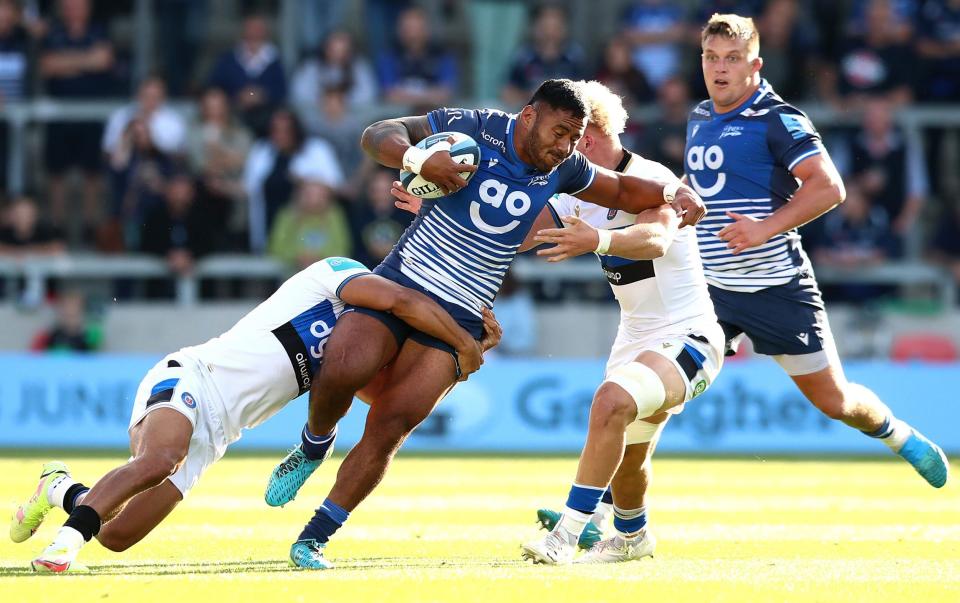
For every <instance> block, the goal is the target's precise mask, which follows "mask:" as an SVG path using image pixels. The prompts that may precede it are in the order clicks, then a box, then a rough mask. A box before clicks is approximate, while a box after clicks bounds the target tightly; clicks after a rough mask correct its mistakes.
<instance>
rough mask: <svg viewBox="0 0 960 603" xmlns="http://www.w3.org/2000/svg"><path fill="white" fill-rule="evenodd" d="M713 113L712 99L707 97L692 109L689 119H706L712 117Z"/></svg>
mask: <svg viewBox="0 0 960 603" xmlns="http://www.w3.org/2000/svg"><path fill="white" fill-rule="evenodd" d="M712 115H713V114H712V113H711V112H710V99H706V100H702V101H700V102H699V103H697V104H696V105H694V107H693V109H690V114H689V115H688V116H687V119H688V120H689V121H705V120H708V119H710V118H711V116H712Z"/></svg>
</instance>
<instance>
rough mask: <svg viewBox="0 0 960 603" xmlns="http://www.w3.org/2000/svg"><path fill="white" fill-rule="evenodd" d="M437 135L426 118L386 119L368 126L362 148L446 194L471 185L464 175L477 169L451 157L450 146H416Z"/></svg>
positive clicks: (381, 160)
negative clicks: (427, 147) (417, 176)
mask: <svg viewBox="0 0 960 603" xmlns="http://www.w3.org/2000/svg"><path fill="white" fill-rule="evenodd" d="M431 134H433V128H431V127H430V120H429V119H427V116H426V115H418V116H411V117H400V118H397V119H385V120H383V121H378V122H376V123H374V124H372V125H370V126H368V127H367V129H366V130H364V131H363V135H362V136H361V137H360V146H362V147H363V150H364V151H365V152H366V153H367V155H369V156H370V157H371V158H372V159H373V160H374V161H376V162H377V163H379V164H381V165H385V166H387V167H392V168H398V169H399V168H401V167H402V168H403V169H405V170H408V171H411V172H413V173H415V174H420V175H421V176H423V177H424V178H426V179H427V180H429V181H430V182H433V183H434V184H436V185H437V186H439V187H440V188H441V189H443V191H444V192H445V193H450V192H452V191H458V190H460V189H461V188H463V187H464V186H466V185H467V181H466V180H464V179H463V178H461V177H460V172H474V171H476V169H477V166H474V165H463V164H459V163H456V162H455V161H454V160H453V158H452V157H450V146H449V145H446V146H445V147H444V146H443V145H441V144H440V143H437V144H435V145H433V146H432V147H431V148H430V149H420V148H417V147H416V146H415V145H416V144H417V143H418V142H420V141H421V140H423V139H424V138H426V137H427V136H430V135H431Z"/></svg>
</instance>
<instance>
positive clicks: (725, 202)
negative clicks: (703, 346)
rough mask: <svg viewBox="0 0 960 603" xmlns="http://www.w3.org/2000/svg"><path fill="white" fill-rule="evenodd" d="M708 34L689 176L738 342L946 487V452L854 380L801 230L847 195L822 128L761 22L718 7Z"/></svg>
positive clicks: (726, 321) (831, 412)
mask: <svg viewBox="0 0 960 603" xmlns="http://www.w3.org/2000/svg"><path fill="white" fill-rule="evenodd" d="M701 41H702V46H703V54H702V67H703V77H704V80H705V82H706V86H707V90H708V92H709V94H710V99H709V100H706V101H703V102H701V103H700V104H699V105H697V106H696V107H695V108H694V109H693V111H692V113H691V114H690V118H689V120H688V123H687V148H686V159H685V168H686V169H685V172H686V175H685V177H686V179H687V180H688V181H689V183H690V184H691V185H692V186H693V188H694V189H695V190H696V191H697V192H698V193H700V195H701V196H702V197H703V198H704V200H705V201H706V203H707V207H708V208H709V209H710V212H711V213H710V217H709V218H708V219H706V220H704V221H703V222H702V223H700V224H699V225H698V226H697V236H698V239H699V243H700V256H701V258H702V259H703V268H704V274H705V275H706V277H707V282H708V283H709V285H710V297H711V298H712V299H713V304H714V307H715V309H716V312H717V317H718V318H719V319H720V324H721V326H723V329H724V331H725V333H726V336H727V340H728V342H729V343H728V347H729V348H730V349H731V350H735V348H736V346H737V345H738V343H739V340H740V338H742V336H743V335H744V334H745V335H747V336H748V337H750V339H751V341H752V342H753V346H754V349H755V350H756V351H757V352H758V353H760V354H765V355H769V356H773V358H774V360H776V361H777V363H779V364H780V366H781V367H783V369H784V370H785V371H786V372H787V374H788V375H790V377H791V378H792V379H793V381H794V383H796V384H797V387H799V388H800V391H801V392H803V395H804V396H806V397H807V399H808V400H810V402H811V403H812V404H813V405H814V406H816V407H817V408H818V409H819V410H820V411H821V412H823V413H824V414H826V415H827V416H828V417H830V418H832V419H836V420H839V421H842V422H843V423H845V424H847V425H849V426H850V427H853V428H855V429H859V430H860V431H862V432H864V433H865V434H866V435H868V436H870V437H873V438H877V439H879V440H880V441H882V442H883V443H884V444H886V445H887V446H889V447H890V449H891V450H893V452H895V453H896V454H899V455H900V456H901V457H903V458H904V459H905V460H906V461H907V462H909V463H910V464H911V465H912V466H913V467H914V469H916V470H917V472H918V473H920V475H921V476H923V478H924V479H925V480H927V482H928V483H929V484H930V485H931V486H934V487H936V488H940V487H941V486H943V485H944V484H945V483H946V482H947V474H948V463H947V459H946V456H945V455H944V454H943V451H942V450H941V449H940V448H939V447H938V446H936V445H935V444H934V443H932V442H930V441H929V440H928V439H926V438H925V437H923V435H921V434H920V433H919V432H918V431H917V430H915V429H913V428H912V427H910V426H909V425H907V424H906V423H905V422H903V421H901V420H900V419H898V418H896V417H894V416H893V413H892V412H890V409H889V408H887V406H886V405H885V404H884V403H883V402H882V401H880V399H879V398H878V397H877V396H876V394H874V393H873V392H872V391H871V390H870V389H868V388H866V387H864V386H863V385H860V384H857V383H851V382H848V381H847V380H846V378H845V377H844V374H843V367H842V366H841V364H840V359H839V357H838V355H837V350H836V347H835V345H834V341H833V336H832V335H831V332H830V325H829V323H828V322H827V315H826V312H825V310H824V305H823V300H822V299H821V297H820V290H819V288H818V287H817V281H816V279H815V277H814V274H813V269H812V268H811V266H810V261H809V259H807V255H806V253H804V251H803V248H802V247H801V245H800V235H799V234H798V233H797V227H799V226H801V225H803V224H806V223H807V222H809V221H811V220H814V219H816V218H817V217H818V216H820V215H822V214H823V213H825V212H827V211H829V210H830V209H832V208H833V207H835V206H836V205H837V204H839V203H840V202H842V201H843V199H844V196H845V191H844V187H843V183H842V181H841V179H840V175H839V174H838V173H837V170H836V168H835V167H834V165H833V162H832V161H831V160H830V157H829V155H828V154H827V152H826V149H825V148H824V147H823V144H822V142H821V140H820V135H819V134H818V133H817V130H816V129H815V128H814V126H813V124H812V123H810V120H809V119H807V117H806V115H804V114H803V113H802V112H801V111H799V110H798V109H796V108H794V107H792V106H791V105H789V104H787V103H786V102H784V101H783V99H781V98H780V97H779V96H778V95H777V94H776V92H774V91H773V89H772V88H771V86H770V84H769V83H768V82H767V81H766V80H763V79H761V77H760V68H761V67H762V66H763V59H762V58H761V57H760V55H759V53H760V38H759V34H758V33H757V29H756V27H755V26H754V23H753V20H752V19H749V18H744V17H740V16H738V15H714V16H713V17H712V18H711V19H710V21H709V22H708V23H707V24H706V26H705V27H704V29H703V32H702V34H701Z"/></svg>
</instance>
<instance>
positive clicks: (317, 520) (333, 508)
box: [297, 498, 350, 542]
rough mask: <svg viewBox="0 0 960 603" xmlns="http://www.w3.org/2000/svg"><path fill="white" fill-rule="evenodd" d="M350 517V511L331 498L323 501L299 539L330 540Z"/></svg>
mask: <svg viewBox="0 0 960 603" xmlns="http://www.w3.org/2000/svg"><path fill="white" fill-rule="evenodd" d="M348 517H350V512H349V511H347V510H346V509H344V508H343V507H341V506H340V505H338V504H337V503H335V502H331V501H330V499H329V498H328V499H326V500H324V501H323V504H322V505H320V506H319V507H317V510H316V512H314V514H313V518H311V519H310V522H309V523H308V524H307V525H306V526H304V528H303V531H302V532H300V536H299V537H298V538H297V540H316V541H317V542H326V541H328V540H330V537H331V536H333V534H334V532H336V531H337V530H339V529H340V526H342V525H343V524H344V522H346V521H347V518H348Z"/></svg>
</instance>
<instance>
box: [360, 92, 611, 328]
mask: <svg viewBox="0 0 960 603" xmlns="http://www.w3.org/2000/svg"><path fill="white" fill-rule="evenodd" d="M516 117H517V116H516V115H511V114H507V113H503V112H500V111H495V110H491V109H484V110H480V111H474V110H470V109H449V108H443V109H438V110H436V111H432V112H430V114H429V115H428V119H429V120H430V127H431V128H432V129H433V131H434V132H435V133H436V132H450V131H456V132H463V133H464V134H469V135H470V136H472V137H473V139H474V140H476V141H477V143H478V144H479V145H480V163H479V165H478V168H479V169H478V170H477V172H476V173H475V174H474V175H473V178H472V179H471V180H470V182H469V184H468V185H467V186H465V187H464V188H463V189H461V190H460V191H458V192H456V193H454V194H452V195H448V196H446V197H440V198H438V199H425V200H424V201H423V204H422V205H421V207H420V213H419V214H418V216H417V218H416V220H415V221H414V222H413V224H411V225H410V227H409V228H407V230H406V232H405V233H404V235H403V237H401V238H400V241H399V242H398V243H397V245H396V246H395V247H394V248H393V250H392V251H391V252H390V255H388V256H387V257H386V259H384V261H383V263H382V264H381V265H380V266H379V267H378V268H377V270H376V272H377V273H378V274H381V275H382V276H385V277H387V278H390V277H391V275H392V274H395V273H396V272H400V273H401V274H402V275H404V276H405V277H406V278H408V279H410V281H412V282H413V283H414V284H415V285H416V286H418V287H420V288H421V289H422V290H423V291H424V292H425V293H427V294H428V295H430V296H431V297H433V298H434V299H436V300H437V302H438V303H440V305H442V306H443V307H444V308H445V309H446V310H447V311H448V312H450V314H451V315H452V316H453V317H454V319H456V320H457V321H458V322H459V323H461V324H462V325H464V326H465V327H467V328H468V329H469V330H470V331H471V332H473V333H474V334H475V335H476V334H478V333H480V332H482V327H481V316H482V315H481V308H482V307H483V306H486V307H488V308H490V307H493V300H494V297H495V296H496V294H497V292H498V291H499V290H500V284H501V282H502V281H503V276H504V274H505V273H506V272H507V269H508V268H509V267H510V263H511V262H512V261H513V258H514V256H515V255H516V253H517V249H518V248H519V247H520V244H521V243H522V242H523V239H524V238H525V237H526V236H527V232H528V231H529V230H530V228H531V226H532V225H533V221H534V220H535V219H536V217H537V216H538V215H539V214H540V211H541V210H542V209H543V207H544V205H546V204H547V202H548V201H549V200H550V197H551V196H553V195H554V194H556V193H577V192H580V191H582V190H583V189H585V188H587V187H589V186H590V184H591V183H592V182H593V178H594V176H595V175H596V171H595V170H594V168H593V166H592V165H591V164H590V162H588V161H587V159H586V158H585V157H584V156H583V155H581V154H580V153H576V152H575V153H574V154H573V156H572V157H570V158H569V159H568V160H566V161H565V162H563V163H562V164H560V166H559V167H558V168H557V169H555V170H553V171H552V172H550V173H549V174H545V173H543V172H540V171H539V170H537V169H536V168H534V167H533V166H530V165H527V164H526V163H524V162H523V161H521V160H520V158H519V157H517V154H516V151H515V150H514V146H513V136H514V132H515V125H516ZM385 268H386V269H385Z"/></svg>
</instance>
